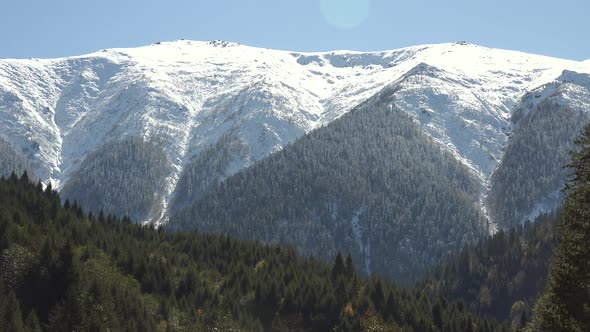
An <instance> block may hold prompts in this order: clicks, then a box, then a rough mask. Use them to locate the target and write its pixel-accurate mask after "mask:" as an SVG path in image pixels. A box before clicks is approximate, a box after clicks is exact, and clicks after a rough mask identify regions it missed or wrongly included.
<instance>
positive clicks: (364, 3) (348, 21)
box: [320, 0, 369, 29]
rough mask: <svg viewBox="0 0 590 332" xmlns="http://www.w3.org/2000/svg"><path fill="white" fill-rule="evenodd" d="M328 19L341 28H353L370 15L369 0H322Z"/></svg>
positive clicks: (321, 5)
mask: <svg viewBox="0 0 590 332" xmlns="http://www.w3.org/2000/svg"><path fill="white" fill-rule="evenodd" d="M320 9H321V11H322V15H323V16H324V18H325V19H326V21H327V22H328V23H329V24H331V25H333V26H335V27H337V28H340V29H352V28H355V27H357V26H358V25H360V24H361V23H363V22H364V21H365V20H366V19H367V17H369V0H320Z"/></svg>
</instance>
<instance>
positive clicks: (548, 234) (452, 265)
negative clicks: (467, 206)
mask: <svg viewBox="0 0 590 332" xmlns="http://www.w3.org/2000/svg"><path fill="white" fill-rule="evenodd" d="M559 220H560V212H559V211H556V212H554V213H552V214H545V215H541V216H539V217H538V218H537V219H535V220H534V221H532V222H530V221H528V222H526V223H525V224H523V225H520V226H516V227H515V228H511V229H509V230H506V231H503V230H501V231H499V232H498V233H496V234H494V235H493V236H492V237H490V238H488V239H484V240H481V241H479V242H478V243H476V244H471V245H468V246H466V247H464V248H463V249H462V250H461V251H460V252H456V253H453V254H452V255H451V256H450V257H448V258H446V259H445V260H444V261H443V263H442V264H440V265H439V266H438V267H437V268H435V269H434V270H433V272H432V273H431V275H430V277H429V278H428V279H427V281H425V282H424V288H425V289H430V290H432V291H434V292H435V293H436V294H440V295H442V296H445V297H447V298H449V299H454V300H462V301H464V302H465V304H466V306H467V307H468V308H469V309H471V310H473V311H474V312H477V313H478V314H479V315H482V316H492V317H495V318H496V319H498V320H500V321H505V320H509V321H510V322H511V325H512V326H513V327H514V328H518V327H522V326H523V325H524V324H525V323H526V322H527V321H528V320H529V319H530V315H531V311H532V307H533V304H534V303H535V301H536V299H537V297H538V296H539V294H540V292H541V291H542V290H543V287H545V280H546V276H547V266H548V264H549V257H550V255H551V250H552V248H553V246H554V245H555V227H556V224H558V222H559Z"/></svg>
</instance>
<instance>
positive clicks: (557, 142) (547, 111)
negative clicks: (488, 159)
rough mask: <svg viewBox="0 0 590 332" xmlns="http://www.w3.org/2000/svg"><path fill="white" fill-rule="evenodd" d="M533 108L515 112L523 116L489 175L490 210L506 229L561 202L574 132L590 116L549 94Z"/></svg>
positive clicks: (581, 126) (580, 128)
mask: <svg viewBox="0 0 590 332" xmlns="http://www.w3.org/2000/svg"><path fill="white" fill-rule="evenodd" d="M530 107H531V108H532V109H528V110H523V109H521V110H519V111H517V112H516V115H515V116H518V117H520V116H522V117H523V118H522V119H519V120H518V125H517V127H516V128H515V129H514V131H513V133H512V135H511V137H510V138H509V140H508V144H507V146H506V151H505V154H504V158H503V160H502V162H501V163H500V164H499V166H498V168H497V169H496V171H495V172H494V173H493V175H492V177H491V180H490V181H491V188H490V191H489V193H488V199H487V205H488V211H489V212H490V217H491V218H492V220H493V221H494V222H497V223H498V224H500V226H501V227H504V228H508V227H512V226H515V225H518V224H520V223H523V222H524V221H525V220H527V219H532V218H535V217H536V216H537V215H539V214H540V213H542V212H543V211H551V210H552V209H556V208H557V207H559V205H560V202H561V201H562V199H563V194H562V193H561V189H562V188H563V184H564V181H565V179H566V172H567V171H566V169H565V168H564V165H565V164H567V162H568V160H569V151H570V150H571V149H573V148H574V139H575V137H576V136H577V135H578V134H579V133H580V131H581V130H582V128H583V126H584V125H585V124H587V123H588V121H589V118H588V115H587V114H586V113H585V112H582V111H578V110H573V109H570V108H568V107H564V106H561V105H559V104H557V103H555V102H553V101H551V100H550V99H546V100H544V101H542V102H540V103H539V104H538V105H536V106H534V107H533V106H530ZM527 111H528V113H527ZM522 114H526V115H522Z"/></svg>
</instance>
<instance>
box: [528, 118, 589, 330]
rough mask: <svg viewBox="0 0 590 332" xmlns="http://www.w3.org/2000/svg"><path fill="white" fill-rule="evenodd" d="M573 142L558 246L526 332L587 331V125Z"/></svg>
mask: <svg viewBox="0 0 590 332" xmlns="http://www.w3.org/2000/svg"><path fill="white" fill-rule="evenodd" d="M575 142H576V144H577V145H578V147H579V151H577V152H573V153H572V162H571V163H570V164H569V165H568V168H569V169H570V170H571V171H572V176H571V178H570V180H569V181H568V183H567V185H566V188H565V192H566V195H567V196H566V200H565V202H564V207H563V223H562V224H561V225H560V226H559V228H558V235H557V237H558V245H557V246H556V247H555V250H554V253H553V256H552V257H551V265H550V269H549V276H548V281H547V286H546V288H545V291H544V293H543V295H542V296H541V298H540V299H539V301H538V302H537V304H536V305H535V309H534V315H533V320H532V322H531V323H530V325H528V326H527V329H528V331H557V332H558V331H580V332H582V331H590V264H589V259H590V246H589V245H588V243H590V125H588V126H586V127H585V128H584V130H583V132H582V135H581V136H580V137H579V138H578V139H577V140H576V141H575Z"/></svg>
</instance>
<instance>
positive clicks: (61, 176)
mask: <svg viewBox="0 0 590 332" xmlns="http://www.w3.org/2000/svg"><path fill="white" fill-rule="evenodd" d="M578 66H581V64H580V63H578V62H574V61H567V60H560V59H554V58H548V57H543V56H537V55H530V54H524V53H520V52H512V51H504V50H497V49H490V48H485V47H479V46H476V45H471V44H467V43H453V44H438V45H423V46H415V47H408V48H403V49H398V50H392V51H384V52H365V53H362V52H351V51H334V52H325V53H295V52H287V51H276V50H269V49H261V48H253V47H248V46H243V45H239V44H234V43H228V42H221V41H215V42H194V41H177V42H170V43H156V44H153V45H150V46H146V47H140V48H134V49H112V50H103V51H100V52H96V53H93V54H89V55H85V56H79V57H70V58H63V59H51V60H40V59H29V60H14V59H8V60H0V136H1V137H2V138H3V139H4V140H5V141H7V142H8V143H9V144H10V145H11V146H13V147H15V150H16V152H17V153H20V152H23V153H22V155H23V157H24V158H26V159H27V161H28V163H29V164H30V165H32V168H33V169H32V171H33V173H34V174H35V175H36V176H37V177H39V178H41V179H42V180H44V181H46V182H47V181H51V182H52V183H53V185H54V187H57V188H66V187H67V184H68V183H70V187H71V186H72V185H73V184H74V183H81V182H80V181H78V180H76V179H75V176H76V174H80V172H79V170H80V168H81V167H82V165H83V164H84V159H85V158H86V157H87V156H88V155H90V154H91V153H92V152H94V151H97V150H98V149H100V148H101V147H103V146H107V145H111V144H115V145H116V144H120V143H119V142H121V141H124V140H125V139H126V138H128V137H135V138H137V139H139V138H141V139H142V140H144V141H146V142H149V141H153V140H154V139H155V138H157V140H158V142H159V146H160V147H161V148H162V150H163V151H164V153H165V154H166V159H167V160H168V162H167V165H166V169H167V174H166V176H165V180H164V183H165V185H164V186H163V187H162V188H161V189H160V190H158V192H157V193H156V196H157V197H158V200H160V202H159V203H158V206H160V207H161V213H160V214H159V215H158V214H150V213H149V212H145V211H143V212H141V213H140V211H134V213H135V214H136V215H137V216H138V218H140V219H142V220H146V221H147V220H151V221H165V220H166V219H167V215H168V213H167V211H168V208H169V205H170V204H172V207H174V204H176V203H175V201H177V199H175V197H177V196H178V195H175V194H174V191H175V189H176V188H177V185H178V184H179V183H178V181H179V179H181V178H182V172H183V171H184V170H185V169H188V168H191V166H190V165H191V163H192V162H194V161H195V160H197V159H198V158H200V157H199V155H200V153H201V152H203V151H204V150H206V149H209V148H210V147H211V146H214V145H216V146H217V148H219V149H221V151H229V152H230V154H231V155H228V158H229V159H228V160H231V162H230V163H228V164H227V165H222V166H223V169H221V168H220V169H219V170H218V171H217V172H216V173H215V174H216V175H215V176H217V177H219V179H223V178H224V177H226V176H229V175H232V174H234V173H235V172H237V171H238V170H240V169H242V168H244V167H246V166H249V165H252V163H254V162H255V161H257V160H260V159H262V158H264V157H266V156H268V155H269V154H270V153H272V152H275V151H278V150H280V149H281V148H282V147H283V146H285V145H286V144H288V143H289V142H292V141H293V140H295V139H296V138H298V137H300V136H301V135H303V134H304V133H306V132H309V131H310V130H312V129H314V128H317V127H319V126H321V125H323V124H327V123H330V122H331V121H333V120H334V119H336V118H338V117H340V116H341V115H343V114H345V113H346V112H348V111H349V110H350V109H352V108H353V107H355V106H356V105H358V104H360V103H361V102H363V101H365V100H367V99H369V98H370V97H372V96H374V95H375V94H377V93H379V92H380V91H381V90H383V89H384V88H386V87H389V86H391V85H392V84H397V85H398V87H397V89H398V91H397V93H396V94H395V98H394V100H393V101H392V104H394V106H395V107H397V108H400V109H401V110H403V111H406V112H408V113H409V114H412V115H413V116H414V117H415V118H416V119H417V120H418V121H419V122H420V123H422V125H423V130H424V132H425V133H427V134H428V135H430V136H431V137H433V138H434V139H435V141H437V142H438V143H440V144H441V145H442V146H443V147H445V149H448V150H449V151H451V152H452V153H453V154H454V155H455V157H457V158H458V159H459V160H461V161H462V162H463V163H464V164H465V165H466V166H467V167H469V168H470V169H472V170H473V172H474V173H475V174H476V175H477V177H478V180H479V182H480V184H481V186H482V188H485V185H486V181H487V179H488V177H489V173H490V172H491V171H492V170H493V169H494V167H495V165H496V163H497V161H498V160H500V159H501V158H502V155H503V153H502V146H503V144H504V142H505V140H506V134H507V133H509V132H510V130H511V124H510V123H509V119H510V117H511V112H512V109H513V107H514V106H515V105H517V103H518V101H519V99H520V98H521V97H522V95H523V94H525V93H526V92H528V91H530V90H532V89H534V88H536V87H538V86H540V85H542V84H544V83H547V82H550V81H551V80H553V79H555V78H556V77H557V76H558V75H559V73H561V71H562V70H563V69H566V68H576V67H578ZM222 138H223V139H222ZM236 146H239V147H240V148H239V149H238V150H236V149H235V147H236ZM107 149H108V148H107ZM19 150H20V151H19ZM27 151H28V152H27ZM224 153H225V152H224ZM219 167H221V166H219ZM115 171H117V170H115ZM203 174H205V173H203ZM128 175H129V174H125V173H124V172H122V173H121V174H119V175H118V176H121V177H124V176H128ZM205 175H207V174H205ZM182 186H183V184H182V183H181V186H180V187H178V189H179V192H182V191H183V190H184V189H182V188H183V187H182ZM84 189H85V188H79V190H77V192H81V191H83V190H84ZM121 190H124V188H121ZM482 193H483V189H482ZM192 199H193V197H191V198H190V199H189V200H188V201H190V200H192ZM102 208H105V209H106V208H107V206H103V207H102ZM112 212H115V213H118V214H122V213H126V212H127V211H122V210H114V211H112Z"/></svg>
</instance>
